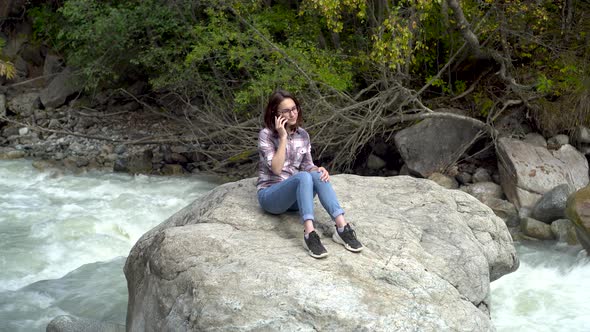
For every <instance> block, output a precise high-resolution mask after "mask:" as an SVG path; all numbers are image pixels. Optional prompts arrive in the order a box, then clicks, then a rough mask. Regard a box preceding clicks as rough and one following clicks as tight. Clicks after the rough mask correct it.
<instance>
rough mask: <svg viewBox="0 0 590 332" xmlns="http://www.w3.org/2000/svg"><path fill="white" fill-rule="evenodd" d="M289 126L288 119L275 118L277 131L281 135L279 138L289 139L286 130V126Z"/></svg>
mask: <svg viewBox="0 0 590 332" xmlns="http://www.w3.org/2000/svg"><path fill="white" fill-rule="evenodd" d="M286 124H287V119H286V118H284V117H282V116H275V129H276V130H277V132H278V133H279V138H281V139H286V138H287V130H286V129H285V125H286Z"/></svg>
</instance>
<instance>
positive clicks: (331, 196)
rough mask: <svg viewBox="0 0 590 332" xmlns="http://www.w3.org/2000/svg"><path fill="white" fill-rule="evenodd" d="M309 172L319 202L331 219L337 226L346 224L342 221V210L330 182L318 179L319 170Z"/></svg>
mask: <svg viewBox="0 0 590 332" xmlns="http://www.w3.org/2000/svg"><path fill="white" fill-rule="evenodd" d="M310 174H311V177H312V179H313V190H314V192H315V193H317V194H318V197H319V198H320V203H322V206H323V207H324V209H326V212H328V214H329V215H330V217H332V220H334V221H335V222H336V225H337V226H338V227H344V225H346V221H344V210H343V209H342V208H341V207H340V203H338V198H336V192H334V188H332V184H331V183H330V182H323V181H322V180H321V179H320V172H311V173H310Z"/></svg>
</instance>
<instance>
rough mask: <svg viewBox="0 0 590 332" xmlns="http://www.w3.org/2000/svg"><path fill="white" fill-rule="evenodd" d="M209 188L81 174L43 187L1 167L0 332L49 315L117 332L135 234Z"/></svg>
mask: <svg viewBox="0 0 590 332" xmlns="http://www.w3.org/2000/svg"><path fill="white" fill-rule="evenodd" d="M215 185H216V184H215V183H213V181H211V180H207V179H205V178H196V177H155V176H153V177H149V176H135V177H133V176H129V175H123V174H107V173H99V172H96V173H88V174H84V175H78V176H72V175H65V176H58V177H52V176H51V174H50V173H47V172H39V171H37V170H36V169H34V168H33V167H32V166H31V164H30V162H27V161H23V160H19V161H0V331H45V326H46V325H47V323H48V322H49V321H50V320H51V319H52V318H54V317H55V316H57V315H62V314H72V315H77V316H81V317H87V318H96V319H103V320H109V321H114V322H118V323H121V324H124V323H125V314H126V302H127V285H126V281H125V277H124V275H123V265H124V263H125V257H126V256H127V255H128V253H129V250H130V249H131V247H132V246H133V244H134V243H135V242H136V241H137V240H138V239H139V237H141V235H142V234H143V233H145V232H146V231H147V230H149V229H151V228H152V227H154V226H156V225H157V224H159V223H160V222H162V221H164V220H166V219H167V218H168V217H169V216H171V215H172V214H174V213H175V212H176V211H178V210H180V209H182V208H183V207H185V206H186V205H188V204H189V203H191V202H192V201H194V200H195V199H196V198H198V197H199V196H201V195H202V194H203V193H205V192H207V191H208V190H210V189H212V188H214V187H215Z"/></svg>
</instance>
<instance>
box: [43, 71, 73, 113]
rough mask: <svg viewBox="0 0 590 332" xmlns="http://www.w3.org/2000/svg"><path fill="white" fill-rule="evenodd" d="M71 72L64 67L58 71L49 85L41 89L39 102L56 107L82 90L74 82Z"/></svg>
mask: <svg viewBox="0 0 590 332" xmlns="http://www.w3.org/2000/svg"><path fill="white" fill-rule="evenodd" d="M74 79H75V77H74V74H73V72H72V71H71V70H70V69H69V68H66V69H64V71H62V72H61V73H59V74H58V75H57V76H56V77H55V78H54V79H53V80H51V82H50V83H49V85H48V86H47V87H46V88H45V89H43V90H41V103H43V105H44V106H45V107H53V108H57V107H59V106H61V105H63V104H64V103H65V102H66V100H67V98H68V97H69V96H71V95H73V94H74V93H77V92H79V91H81V90H82V88H81V87H80V86H77V85H76V83H75V80H74Z"/></svg>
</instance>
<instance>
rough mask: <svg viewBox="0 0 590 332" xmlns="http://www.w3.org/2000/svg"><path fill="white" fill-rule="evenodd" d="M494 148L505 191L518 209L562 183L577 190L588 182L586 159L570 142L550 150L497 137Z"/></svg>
mask: <svg viewBox="0 0 590 332" xmlns="http://www.w3.org/2000/svg"><path fill="white" fill-rule="evenodd" d="M496 152H497V155H498V169H499V171H500V180H501V184H502V189H503V190H504V194H506V197H507V198H508V200H509V201H510V202H512V203H513V204H514V205H516V207H517V208H519V209H520V208H523V207H524V208H528V209H532V208H533V207H534V206H535V204H536V203H537V201H538V200H539V199H540V198H541V197H542V195H543V194H545V193H547V192H548V191H550V190H551V189H553V188H555V187H557V186H559V185H561V184H569V185H570V186H572V187H573V188H576V190H577V189H580V188H582V187H584V186H586V185H587V184H588V180H589V178H588V161H587V160H586V157H585V156H584V155H583V154H582V153H580V152H579V151H577V150H576V149H575V148H574V147H573V146H571V145H569V144H566V145H563V146H562V147H561V148H559V150H551V151H550V150H547V149H546V148H544V147H540V146H534V145H531V144H528V143H525V142H522V141H519V140H517V139H511V138H500V139H499V141H498V145H497V151H496Z"/></svg>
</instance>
